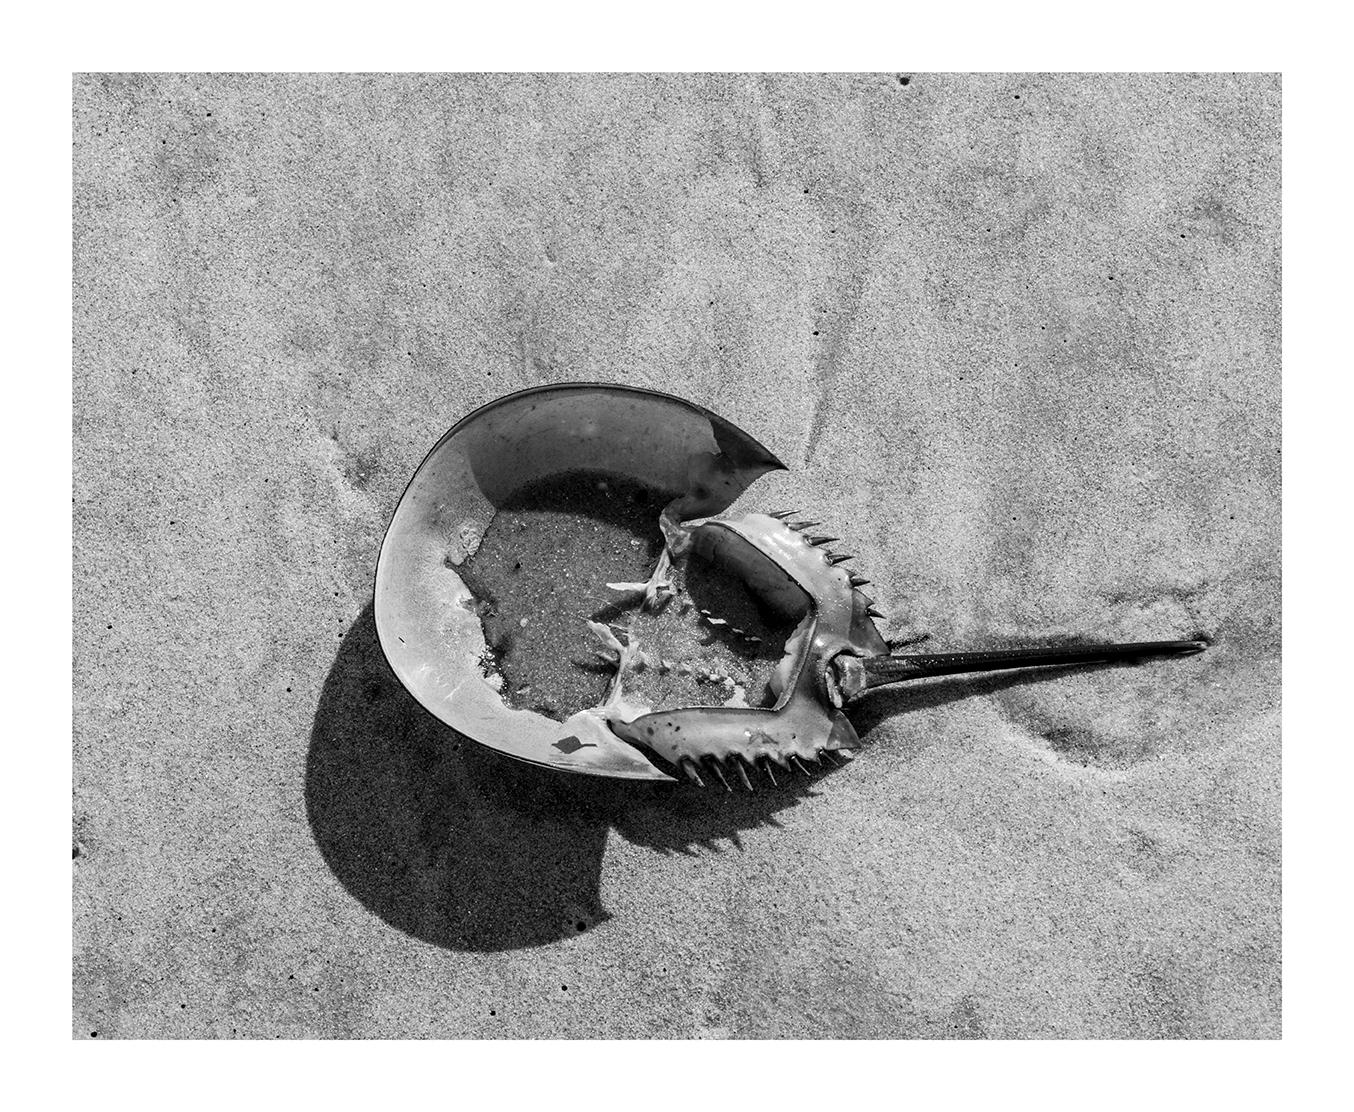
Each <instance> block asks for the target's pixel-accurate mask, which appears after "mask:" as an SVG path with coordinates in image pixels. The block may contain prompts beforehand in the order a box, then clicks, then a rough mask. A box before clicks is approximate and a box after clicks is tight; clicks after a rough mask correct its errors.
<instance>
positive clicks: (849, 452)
mask: <svg viewBox="0 0 1354 1112" xmlns="http://www.w3.org/2000/svg"><path fill="white" fill-rule="evenodd" d="M902 76H907V77H908V80H907V82H906V83H904V82H903V81H902V80H901V79H900V78H901V77H902ZM1279 118H1280V90H1279V81H1278V78H1277V77H1274V76H1246V75H1241V76H1237V75H1208V76H1188V75H1174V76H1089V77H1088V76H1059V77H1045V76H1031V75H1019V76H1009V77H1007V76H936V75H927V74H911V75H898V74H872V75H866V74H861V75H851V76H841V77H815V76H806V75H790V76H769V77H750V76H715V77H704V76H674V77H627V76H606V77H571V76H551V77H501V76H500V77H422V76H417V75H414V76H397V77H313V76H307V77H286V76H280V77H249V76H244V77H239V76H228V77H205V76H199V77H195V76H187V77H180V76H166V75H155V76H135V75H133V76H81V77H77V79H76V81H75V106H74V171H75V213H74V223H75V279H74V295H75V343H74V375H75V412H74V423H73V435H74V462H75V484H74V491H73V496H74V504H73V516H74V529H75V568H74V601H75V631H74V663H75V692H74V695H75V784H74V838H73V842H74V845H73V858H74V859H73V868H74V870H75V959H74V984H73V995H74V1015H73V1030H74V1032H75V1034H76V1035H77V1036H78V1037H98V1038H101V1039H103V1038H137V1037H170V1038H175V1037H251V1038H273V1037H283V1038H288V1037H337V1036H355V1037H397V1036H434V1037H457V1038H488V1037H499V1036H525V1037H534V1036H548V1037H571V1038H585V1037H597V1036H654V1037H715V1038H718V1037H737V1038H753V1037H780V1036H806V1037H814V1038H856V1037H868V1038H874V1037H942V1038H974V1037H979V1038H980V1037H999V1038H1036V1037H1097V1038H1098V1037H1106V1038H1122V1037H1134V1038H1209V1037H1237V1036H1242V1037H1264V1038H1269V1037H1275V1036H1277V1035H1278V1034H1279V1031H1280V1003H1279V996H1280V931H1279V922H1280V915H1279V911H1280V899H1279V895H1280V874H1279V848H1280V842H1279V802H1280V791H1279V656H1280V632H1279V463H1280V442H1279V362H1280V354H1279V352H1280V348H1279V342H1280V335H1279V247H1280V243H1279ZM577 379H593V380H604V381H616V382H626V383H634V384H638V385H644V386H650V387H654V388H657V389H663V390H668V391H672V392H675V393H679V394H682V395H684V396H686V397H688V398H690V399H692V400H693V401H696V402H698V403H700V404H702V405H706V406H709V407H710V408H712V409H714V410H715V411H717V412H720V413H722V414H724V415H726V416H728V417H730V418H731V419H733V420H735V421H736V422H738V423H739V424H740V425H742V426H743V427H744V428H746V429H747V430H748V431H749V432H751V433H752V434H753V435H755V436H756V437H758V438H759V439H760V440H761V441H762V442H763V443H765V444H766V445H767V446H768V447H769V448H770V449H771V450H772V451H774V452H775V453H776V454H777V455H779V456H780V457H781V458H782V459H783V460H784V461H785V462H786V463H787V464H788V465H789V467H790V471H789V472H787V473H781V474H776V475H772V476H768V477H766V478H764V479H762V480H760V481H759V482H758V483H757V484H756V485H755V486H754V487H753V488H752V490H751V491H749V493H748V494H747V495H746V496H745V498H744V499H743V500H742V503H741V505H742V506H744V507H745V508H748V509H783V508H798V509H802V510H803V511H804V512H805V514H806V515H807V516H809V517H812V518H815V519H817V520H820V521H822V522H823V523H824V530H825V531H826V532H830V533H831V534H833V535H835V536H838V537H840V538H842V541H841V547H843V548H845V549H846V550H848V551H852V552H855V553H856V554H857V556H858V559H857V564H858V565H859V567H860V568H861V570H862V572H863V573H864V574H866V575H868V576H869V578H870V579H872V580H873V581H874V586H873V587H872V588H871V593H872V594H873V595H874V596H875V597H876V599H877V600H878V602H879V605H880V606H881V608H882V609H884V610H885V611H886V612H887V613H888V614H889V615H890V618H889V620H888V621H887V622H885V623H883V626H884V632H885V633H886V634H888V635H890V636H898V637H908V636H917V635H920V634H923V633H925V634H929V635H930V641H929V642H928V647H930V648H934V649H935V650H936V651H943V650H945V649H951V648H953V649H960V648H970V647H974V648H976V647H988V646H993V645H999V644H1004V643H1019V642H1022V641H1027V640H1029V641H1042V640H1048V639H1052V638H1056V637H1061V636H1070V635H1086V636H1096V637H1106V638H1113V639H1123V640H1138V639H1145V638H1176V637H1188V636H1193V635H1195V634H1197V633H1203V634H1205V635H1207V636H1208V637H1209V638H1211V639H1213V641H1214V644H1213V646H1212V648H1210V650H1209V651H1208V652H1206V653H1204V654H1202V655H1201V656H1197V657H1192V658H1189V659H1186V660H1179V661H1164V662H1156V663H1151V664H1145V665H1143V666H1140V667H1136V668H1098V669H1090V670H1083V671H1078V672H1075V673H1069V672H1058V673H1042V674H1038V675H1029V674H1021V675H1006V676H1002V677H998V678H994V679H986V680H977V681H973V680H965V679H962V678H960V679H951V680H945V681H937V682H935V683H933V684H931V685H929V686H926V687H924V688H917V689H902V688H900V689H896V690H894V691H891V692H887V693H879V694H876V695H872V696H870V697H869V698H868V699H867V701H865V702H864V703H862V705H861V706H859V707H858V708H857V709H856V710H855V711H854V713H853V719H854V721H855V723H856V725H857V728H858V730H859V731H860V733H861V735H862V737H863V740H864V749H863V750H862V752H861V753H860V755H859V757H858V758H857V759H856V760H854V761H853V762H852V763H851V764H850V765H849V766H848V767H846V768H843V769H841V770H839V771H837V772H834V773H832V774H830V775H827V776H824V777H821V778H819V779H817V780H815V781H813V782H811V783H807V784H806V783H803V782H801V783H800V784H799V785H798V786H797V787H795V788H793V789H788V790H786V791H782V792H759V793H758V794H757V795H755V796H746V795H725V794H724V793H722V792H718V793H716V792H704V793H703V792H700V791H698V790H696V789H694V788H688V787H685V786H683V787H680V788H676V789H666V788H662V787H651V788H643V789H638V790H636V789H634V788H625V787H614V786H609V785H606V784H599V783H591V782H590V783H576V782H574V781H570V780H563V779H561V778H559V777H551V776H548V775H545V774H541V773H537V772H534V771H533V770H531V769H529V768H525V767H523V766H517V765H510V764H508V763H506V762H504V761H502V760H500V759H498V758H496V757H494V756H493V755H491V754H486V753H484V752H482V751H480V750H478V749H477V748H476V747H475V746H473V745H472V744H470V743H468V742H465V741H463V740H461V739H458V738H457V737H456V736H455V735H453V734H451V733H450V732H449V731H447V730H446V729H444V728H442V727H440V726H439V725H438V724H437V723H436V722H435V721H433V720H431V719H430V718H429V717H428V716H427V715H426V714H424V713H423V712H422V711H421V710H419V709H418V708H417V707H416V706H415V705H414V704H413V702H412V700H411V699H409V697H408V696H407V695H405V694H404V693H403V691H402V689H401V688H400V687H399V685H398V684H397V683H396V681H395V680H394V679H393V677H392V676H391V675H390V673H389V672H388V670H387V669H386V667H385V665H384V663H383V660H382V658H381V655H380V651H379V648H378V647H377V645H376V642H375V636H374V629H373V624H372V619H371V609H370V602H371V590H372V574H373V570H374V563H375V558H376V553H377V550H378V547H379V544H380V539H381V535H382V532H383V530H384V527H385V524H386V522H387V521H388V519H389V516H390V514H391V512H392V511H393V509H394V506H395V504H396V502H397V500H398V498H399V494H400V492H401V490H402V488H403V484H404V483H405V482H406V480H407V479H408V477H409V475H410V474H411V473H412V472H413V469H414V468H415V466H416V465H417V464H418V462H419V460H420V459H421V458H422V456H423V454H424V453H425V452H426V451H427V450H428V448H429V447H430V446H431V445H432V444H433V443H434V442H435V441H436V439H437V438H438V436H440V435H441V434H442V433H443V432H444V431H445V430H446V429H447V428H448V427H449V426H450V425H451V424H452V423H453V422H454V421H455V420H456V419H457V418H459V417H460V416H462V415H463V414H464V413H466V412H468V411H469V410H471V409H472V408H474V407H475V406H477V405H480V404H482V403H483V402H485V401H488V400H490V399H492V398H494V397H497V396H499V395H501V394H504V393H507V392H509V391H512V390H516V389H520V388H522V387H526V386H531V385H536V384H539V383H544V382H555V381H568V380H577Z"/></svg>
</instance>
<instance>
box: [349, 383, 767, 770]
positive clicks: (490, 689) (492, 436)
mask: <svg viewBox="0 0 1354 1112" xmlns="http://www.w3.org/2000/svg"><path fill="white" fill-rule="evenodd" d="M698 458H706V459H711V458H713V459H716V460H718V461H719V463H720V474H721V475H723V476H724V482H723V484H722V486H721V487H720V489H719V490H717V491H715V492H713V493H712V492H710V491H708V490H702V495H703V497H704V498H705V499H706V505H707V507H708V508H704V512H705V513H717V512H719V510H721V509H724V508H726V507H727V506H729V505H730V504H732V503H733V501H734V500H735V499H736V498H737V497H738V496H739V495H740V494H742V492H743V491H744V490H746V489H747V488H748V486H750V485H751V484H752V483H753V482H754V481H755V480H756V479H757V478H759V477H760V476H761V475H764V474H766V473H767V472H768V471H775V470H783V469H784V467H785V465H784V464H782V463H781V462H780V461H779V460H778V459H776V457H775V456H773V455H772V454H771V453H770V452H769V451H767V450H766V448H764V447H763V446H762V445H761V444H759V443H758V442H757V441H756V440H754V439H753V438H752V437H751V436H749V435H748V434H747V433H745V432H743V430H741V429H739V428H738V427H737V426H735V425H733V424H732V423H730V422H729V421H726V420H724V419H723V418H722V417H719V416H717V415H716V414H714V413H711V412H710V411H709V410H707V409H704V408H702V407H701V406H698V405H694V404H693V403H691V402H688V401H685V400H683V399H681V398H676V397H672V396H670V395H668V394H661V393H659V392H657V391H654V390H645V389H639V388H636V387H629V386H616V385H608V384H602V383H565V384H560V385H554V386H542V387H536V388H534V389H530V390H523V391H521V392H519V393H516V394H510V395H508V396H506V397H503V398H499V399H498V400H497V401H493V402H490V403H489V404H487V405H485V406H482V407H481V408H480V409H477V410H475V412H473V413H471V414H470V415H469V416H467V417H465V418H463V419H462V420H461V421H459V422H457V424H456V425H455V426H454V427H453V428H452V429H451V430H450V431H449V432H448V433H447V434H446V435H445V436H443V437H442V439H441V440H439V441H438V442H437V444H436V446H434V448H433V449H432V451H431V452H429V453H428V455H427V457H426V458H425V459H424V460H423V462H422V463H421V464H420V465H419V468H418V470H417V471H416V472H415V473H414V477H413V478H412V479H411V480H410V481H409V485H408V487H407V488H406V489H405V492H404V494H403V496H402V497H401V499H400V502H399V505H398V506H397V507H396V509H395V514H394V516H393V518H392V519H391V522H390V526H389V528H388V529H387V530H386V535H385V540H384V541H383V542H382V545H381V553H380V556H379V558H378V560H377V564H376V602H375V613H376V630H377V635H378V637H379V639H380V643H381V648H382V650H383V651H384V653H385V656H386V660H387V661H388V662H389V664H390V667H391V669H392V670H393V671H394V673H395V675H396V676H397V677H398V678H399V680H400V682H401V683H402V684H403V685H404V686H405V688H407V689H408V691H409V692H410V694H412V695H413V697H414V698H415V699H416V700H417V701H418V702H419V703H420V704H421V705H422V706H423V707H424V708H425V709H426V710H428V711H429V712H430V713H431V714H433V715H434V716H435V717H436V718H438V719H440V720H441V721H442V722H444V723H446V724H447V725H448V726H450V727H452V728H453V729H455V730H458V731H460V732H461V733H463V734H465V735H466V736H467V737H470V738H472V739H473V740H475V741H477V742H479V743H480V744H481V745H485V746H487V747H489V748H491V749H497V750H498V751H499V752H501V753H506V754H508V755H509V756H511V757H516V758H517V759H519V760H523V761H528V762H530V763H532V764H537V765H543V766H547V767H551V768H559V769H566V770H568V771H571V772H579V773H585V774H592V775H597V776H612V777H620V778H624V779H634V780H670V779H672V778H671V777H670V776H668V775H667V774H666V773H664V772H662V771H661V770H660V769H658V768H656V767H655V766H654V765H653V764H651V763H650V762H649V761H648V760H647V759H646V758H645V757H644V756H643V754H642V753H641V752H640V751H639V750H638V749H637V748H635V747H634V746H632V745H630V744H628V743H627V742H625V741H623V740H621V739H620V738H618V737H617V736H616V735H615V734H613V733H612V732H611V730H610V729H609V728H608V727H607V726H606V724H605V723H604V721H603V720H602V719H601V718H600V717H599V716H597V715H595V714H592V713H590V712H588V711H581V712H579V713H578V714H575V715H573V716H571V717H570V718H569V719H568V720H566V721H565V722H557V721H555V720H554V719H551V718H547V717H546V716H544V715H542V714H537V713H536V712H534V711H530V710H519V709H515V708H513V707H510V706H508V704H507V703H506V702H504V700H503V698H502V697H501V696H500V694H499V691H498V689H497V687H496V686H495V685H494V683H493V682H491V681H490V679H489V677H488V676H487V675H486V674H485V671H484V667H483V664H482V660H483V659H484V657H485V654H486V648H487V646H486V644H485V639H484V631H483V628H482V626H481V624H480V619H479V616H478V614H477V613H476V612H475V610H474V601H475V600H474V597H473V595H472V594H471V592H470V590H469V589H468V588H467V587H466V585H465V582H464V580H462V578H461V576H460V575H458V574H457V568H458V567H459V566H460V565H461V564H462V563H463V562H464V561H465V560H466V559H468V558H469V557H471V556H473V555H474V552H475V550H476V548H477V547H478V545H479V541H480V538H481V537H483V536H484V533H485V530H486V529H488V527H489V523H490V522H491V521H492V520H493V517H494V514H495V513H496V512H497V510H498V507H500V506H502V505H504V504H505V502H507V501H508V499H510V498H511V497H512V495H513V494H514V493H515V492H516V491H518V490H519V489H520V488H522V487H524V486H526V485H527V484H529V483H532V482H535V481H537V480H539V479H542V478H544V477H546V476H549V475H556V474H562V473H566V472H571V471H582V470H589V471H609V472H612V473H615V474H618V475H621V476H623V477H625V478H628V479H631V480H634V481H636V482H639V483H642V484H644V485H646V486H650V487H653V488H655V489H658V490H682V489H684V488H685V486H686V484H687V482H688V478H689V476H690V474H691V473H692V467H691V461H692V460H693V459H698ZM721 503H722V504H721Z"/></svg>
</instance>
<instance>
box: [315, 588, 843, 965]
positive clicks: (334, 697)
mask: <svg viewBox="0 0 1354 1112" xmlns="http://www.w3.org/2000/svg"><path fill="white" fill-rule="evenodd" d="M826 775H828V774H827V773H821V774H818V775H816V776H814V777H813V779H812V780H804V779H798V780H796V779H793V778H789V777H782V778H781V786H780V787H779V788H778V789H773V788H771V787H770V786H769V785H767V786H763V785H758V790H757V791H756V792H755V793H754V794H748V793H747V792H739V793H733V794H731V793H726V792H724V791H723V790H721V789H707V790H704V791H702V790H700V789H698V788H695V787H691V786H689V785H686V784H680V785H672V784H662V783H634V782H627V781H612V780H604V779H597V778H592V777H582V776H574V775H570V774H567V773H558V772H552V771H550V770H547V769H540V768H537V767H535V766H533V765H527V764H523V763H521V762H519V761H514V760H511V759H509V758H506V757H502V756H500V755H499V754H497V753H495V752H493V751H492V750H488V749H485V748H483V747H481V746H479V745H476V744H475V743H474V742H472V741H470V740H468V739H467V738H465V737H463V736H462V735H461V734H458V733H457V732H456V731H454V730H452V729H450V728H448V727H446V726H444V725H443V724H442V723H440V722H439V721H437V720H436V719H435V718H433V717H432V715H430V714H428V713H427V712H426V711H425V710H423V708H422V707H420V706H419V705H418V704H417V703H416V702H415V701H414V699H413V698H412V697H411V696H410V695H409V694H408V693H407V692H406V691H405V690H404V688H403V687H402V686H401V685H400V683H399V681H398V680H397V679H396V678H395V676H394V675H393V674H392V673H391V671H390V668H389V666H388V665H387V664H386V661H385V657H384V655H383V654H382V652H381V648H380V645H379V643H378V642H377V638H376V625H375V620H374V618H373V614H372V608H371V606H370V604H369V605H368V606H367V607H366V608H365V609H364V610H363V611H362V614H361V615H360V616H359V617H358V619H357V621H356V622H354V623H353V625H352V627H351V628H350V629H349V631H348V633H347V635H346V636H345V637H344V639H343V642H342V644H341V646H340V648H339V652H338V656H337V658H336V659H335V661H334V664H333V666H332V668H331V669H330V671H329V675H328V677H327V679H326V680H325V684H324V688H323V691H322V692H321V695H320V703H319V706H318V708H317V710H316V713H315V721H314V725H313V727H312V730H311V739H310V750H309V753H308V756H307V761H306V813H307V816H308V817H309V820H310V825H311V830H312V831H313V833H314V836H315V841H316V843H317V844H318V845H319V848H320V851H321V853H322V854H323V855H324V859H325V861H326V862H327V863H328V865H329V867H330V868H331V869H332V870H333V872H334V875H335V876H336V877H338V879H339V880H340V881H341V882H342V884H343V886H344V887H345V888H347V889H348V891H349V892H351V893H352V894H353V896H355V897H356V898H357V899H358V900H359V901H361V903H362V904H363V905H364V906H365V907H367V908H368V909H369V910H371V911H372V912H373V913H374V914H376V915H378V916H380V917H381V918H382V919H384V920H385V921H386V922H387V923H389V924H391V925H392V926H394V927H396V928H398V929H399V930H402V931H404V932H405V933H407V934H410V935H413V936H414V937H416V938H420V939H423V940H424V941H426V942H431V943H433V944H434V945H437V946H445V947H448V948H451V949H456V950H507V949H514V948H517V947H523V946H534V945H540V944H542V943H547V942H553V941H555V940H557V939H560V938H565V937H568V936H570V935H574V934H578V933H579V932H581V931H585V930H587V929H589V928H590V927H592V926H594V925H596V924H597V923H600V922H602V921H604V920H605V919H606V918H607V913H606V909H605V908H604V907H602V905H601V900H600V896H599V890H598V884H599V877H600V873H601V863H602V854H603V853H604V852H605V850H606V840H607V836H608V832H609V831H611V830H613V829H614V830H615V831H616V832H617V833H618V834H619V835H620V836H621V837H623V838H625V839H626V840H627V841H629V842H632V843H634V844H636V845H642V846H647V847H649V848H651V849H653V850H655V851H656V852H659V853H695V852H701V851H702V850H701V849H700V847H704V850H703V851H713V852H733V853H737V852H738V851H739V836H740V834H741V832H742V831H745V830H750V829H753V828H755V827H757V826H759V825H762V824H766V823H771V824H774V823H775V822H776V819H775V815H776V813H777V812H778V811H780V810H782V809H784V808H786V807H793V806H795V805H796V803H797V801H798V799H799V798H800V797H802V796H803V795H804V794H806V793H807V792H809V791H811V790H812V789H813V785H814V783H815V782H816V781H817V780H820V779H824V778H825V777H826Z"/></svg>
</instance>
